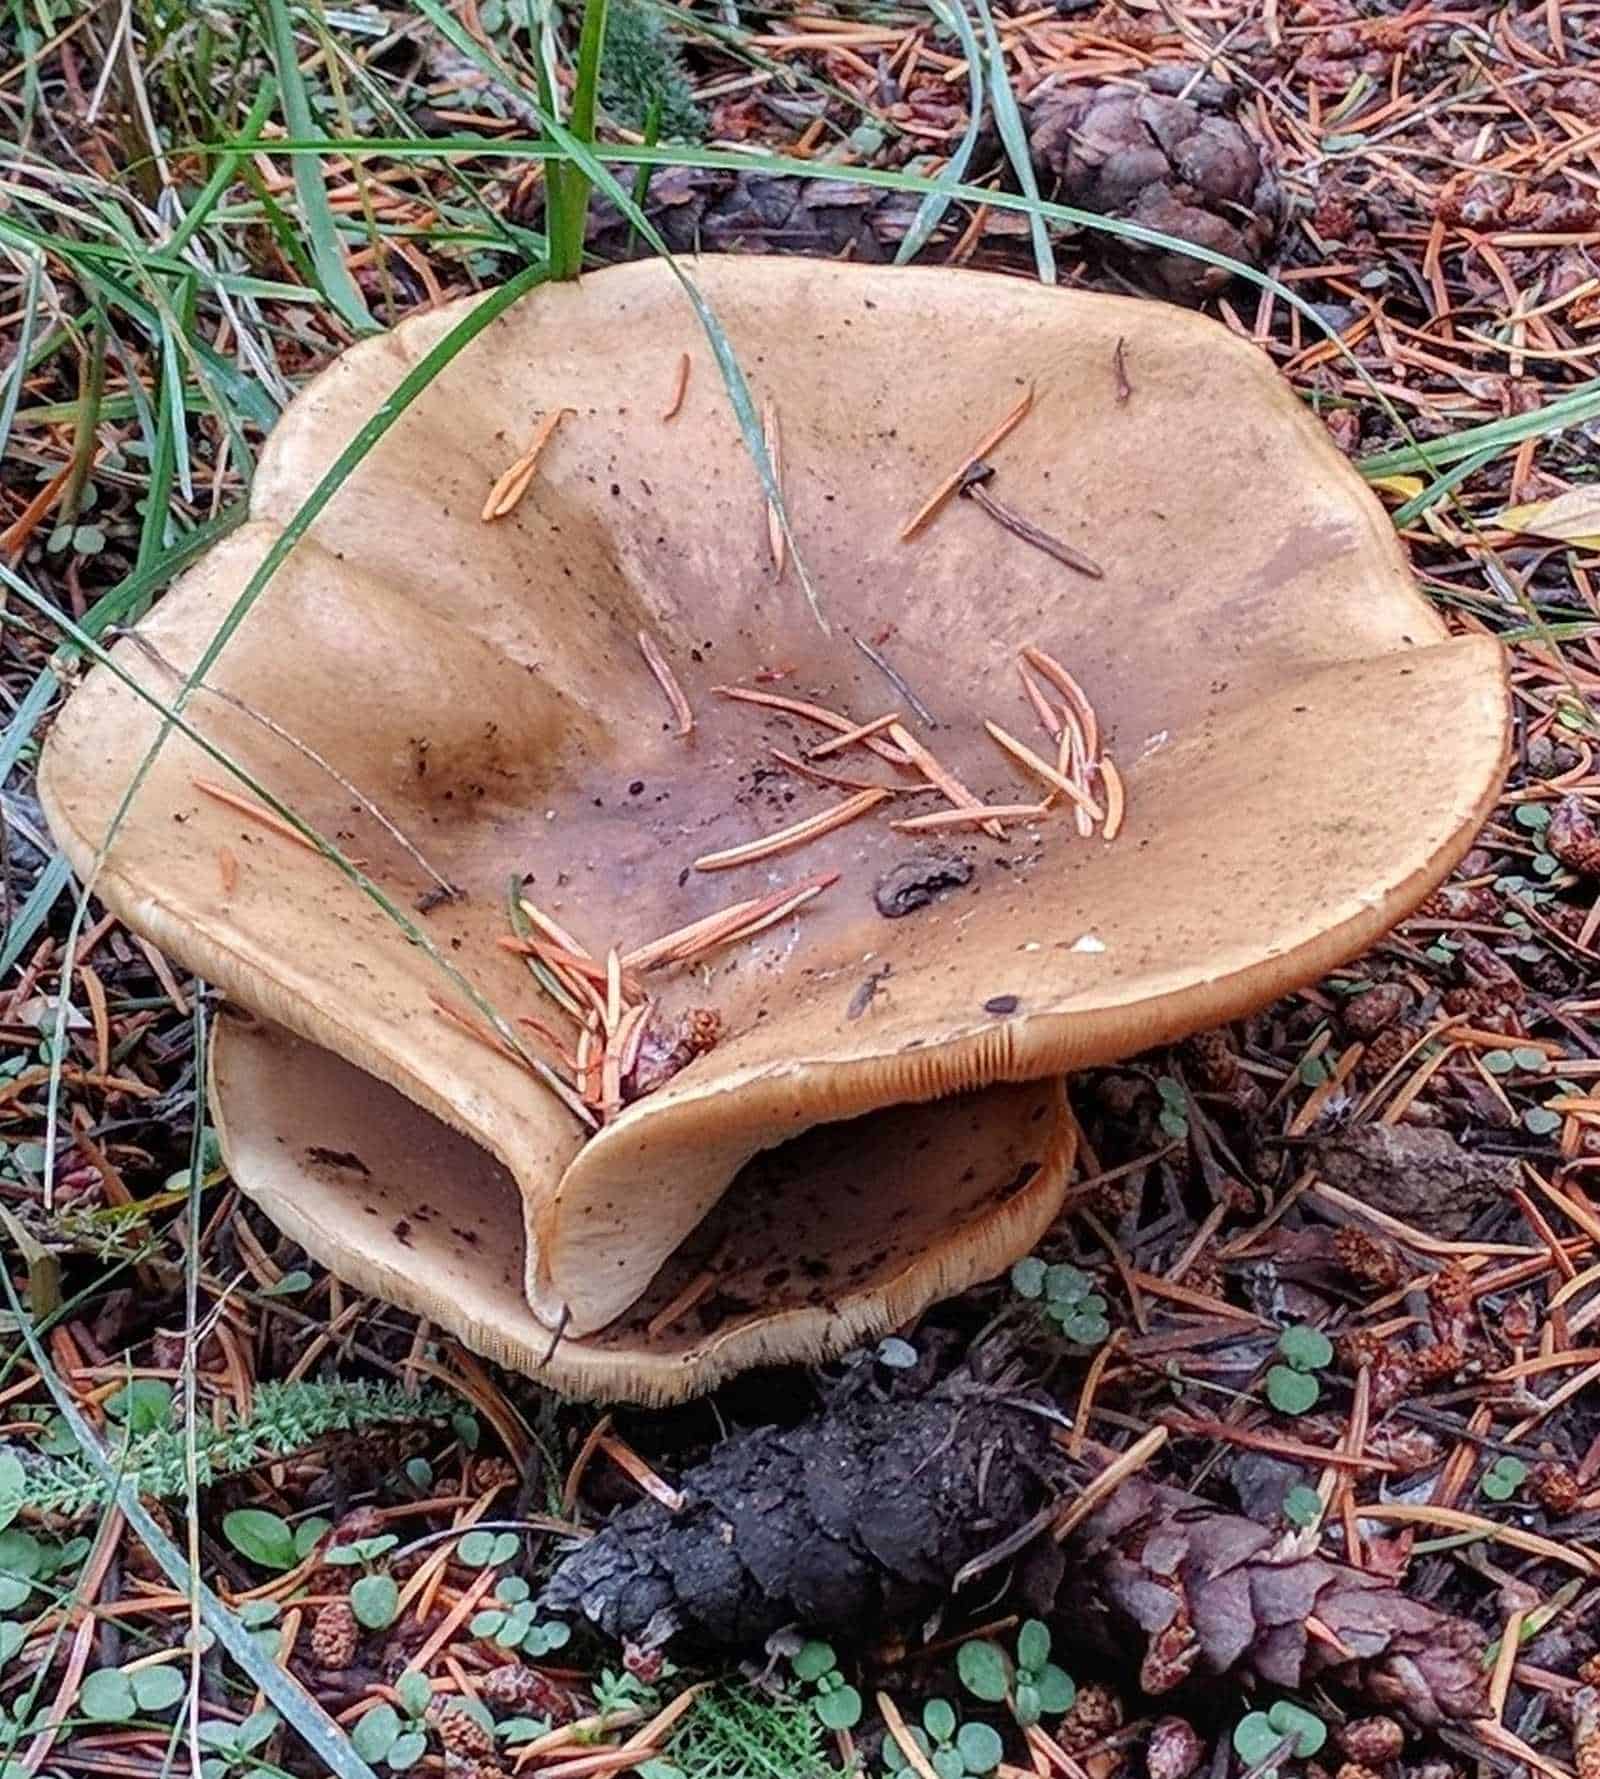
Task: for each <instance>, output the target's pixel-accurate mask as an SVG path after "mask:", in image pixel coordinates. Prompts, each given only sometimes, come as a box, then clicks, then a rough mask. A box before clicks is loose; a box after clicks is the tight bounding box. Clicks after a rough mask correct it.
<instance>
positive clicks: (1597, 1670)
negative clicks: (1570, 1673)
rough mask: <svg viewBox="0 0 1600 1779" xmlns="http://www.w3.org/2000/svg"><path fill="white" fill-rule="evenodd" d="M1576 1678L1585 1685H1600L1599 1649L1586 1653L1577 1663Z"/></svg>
mask: <svg viewBox="0 0 1600 1779" xmlns="http://www.w3.org/2000/svg"><path fill="white" fill-rule="evenodd" d="M1578 1679H1579V1680H1580V1681H1581V1682H1582V1683H1583V1684H1584V1685H1585V1686H1592V1687H1600V1650H1596V1651H1595V1653H1594V1654H1593V1655H1586V1656H1585V1657H1584V1658H1583V1660H1582V1661H1581V1662H1579V1664H1578Z"/></svg>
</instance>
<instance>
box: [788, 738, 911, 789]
mask: <svg viewBox="0 0 1600 1779" xmlns="http://www.w3.org/2000/svg"><path fill="white" fill-rule="evenodd" d="M768 751H769V752H770V753H771V755H772V757H773V759H775V760H778V761H781V762H782V764H783V765H785V766H787V767H788V768H789V770H790V771H791V772H798V773H799V774H800V776H801V777H802V778H809V779H810V780H811V781H812V783H813V784H831V785H837V786H838V787H839V789H840V790H842V791H888V792H889V794H890V795H891V796H895V797H904V796H907V795H909V796H913V797H915V796H921V795H922V794H923V793H924V792H927V791H932V790H936V789H937V788H938V787H937V786H935V785H931V784H919V785H909V784H883V785H878V784H874V783H873V782H872V781H871V779H868V778H852V777H851V776H850V774H849V773H848V772H824V771H823V769H822V768H821V767H820V766H813V765H812V764H811V763H810V762H809V761H807V760H797V759H796V758H795V757H794V755H793V754H786V753H785V752H784V751H783V749H782V748H781V747H775V748H771V749H769V750H768Z"/></svg>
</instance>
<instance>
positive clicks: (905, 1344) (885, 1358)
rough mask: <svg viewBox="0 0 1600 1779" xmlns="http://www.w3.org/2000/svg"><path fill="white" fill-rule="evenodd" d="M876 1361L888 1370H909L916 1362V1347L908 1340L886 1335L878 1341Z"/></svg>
mask: <svg viewBox="0 0 1600 1779" xmlns="http://www.w3.org/2000/svg"><path fill="white" fill-rule="evenodd" d="M878 1363H879V1364H880V1365H887V1366H888V1368H889V1369H890V1371H910V1370H912V1368H913V1367H914V1366H915V1365H916V1363H917V1349H916V1348H915V1347H914V1346H912V1344H911V1342H910V1341H908V1340H901V1339H900V1338H899V1337H898V1336H897V1335H893V1334H891V1335H888V1336H887V1337H886V1338H885V1339H883V1340H880V1341H879V1342H878Z"/></svg>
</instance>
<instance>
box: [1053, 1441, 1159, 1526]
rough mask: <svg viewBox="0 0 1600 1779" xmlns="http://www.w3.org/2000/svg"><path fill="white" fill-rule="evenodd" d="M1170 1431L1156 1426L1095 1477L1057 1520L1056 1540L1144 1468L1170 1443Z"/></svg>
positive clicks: (1082, 1520)
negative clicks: (1168, 1434)
mask: <svg viewBox="0 0 1600 1779" xmlns="http://www.w3.org/2000/svg"><path fill="white" fill-rule="evenodd" d="M1167 1433H1168V1430H1167V1428H1165V1427H1152V1428H1151V1429H1150V1431H1149V1432H1148V1433H1146V1434H1145V1435H1144V1436H1143V1437H1142V1438H1140V1439H1136V1440H1135V1441H1134V1442H1133V1444H1132V1445H1130V1446H1129V1447H1128V1449H1127V1450H1126V1451H1125V1452H1122V1453H1120V1454H1119V1455H1118V1456H1117V1457H1115V1458H1114V1459H1113V1460H1112V1461H1111V1462H1110V1463H1109V1464H1108V1465H1107V1466H1106V1467H1105V1469H1104V1470H1102V1471H1101V1472H1100V1474H1099V1475H1098V1476H1096V1477H1092V1478H1091V1479H1090V1480H1089V1482H1087V1483H1086V1484H1085V1485H1084V1490H1083V1493H1082V1494H1081V1495H1079V1496H1078V1498H1077V1500H1075V1501H1074V1502H1073V1503H1072V1505H1071V1506H1070V1507H1068V1508H1067V1509H1066V1511H1065V1512H1064V1513H1063V1514H1062V1515H1061V1517H1060V1519H1058V1520H1057V1521H1056V1523H1055V1539H1056V1542H1057V1543H1058V1544H1059V1543H1060V1542H1061V1540H1062V1539H1064V1538H1066V1537H1067V1536H1068V1534H1069V1533H1071V1532H1072V1531H1073V1530H1074V1529H1075V1528H1076V1527H1078V1526H1081V1525H1082V1524H1083V1522H1084V1521H1085V1520H1086V1519H1088V1517H1089V1515H1090V1514H1091V1513H1093V1512H1094V1510H1095V1509H1096V1508H1097V1507H1098V1506H1099V1505H1100V1503H1101V1502H1102V1501H1104V1500H1105V1498H1106V1496H1107V1495H1109V1494H1111V1493H1112V1492H1113V1491H1114V1490H1115V1489H1117V1488H1118V1487H1119V1486H1120V1485H1121V1484H1122V1483H1125V1482H1126V1481H1127V1480H1128V1478H1129V1477H1130V1476H1133V1475H1135V1474H1136V1473H1137V1472H1139V1471H1141V1470H1143V1469H1144V1467H1145V1465H1146V1464H1148V1463H1149V1462H1150V1460H1151V1459H1152V1458H1153V1457H1154V1456H1155V1455H1156V1453H1157V1452H1159V1451H1160V1450H1161V1448H1162V1446H1164V1445H1165V1444H1166V1443H1167Z"/></svg>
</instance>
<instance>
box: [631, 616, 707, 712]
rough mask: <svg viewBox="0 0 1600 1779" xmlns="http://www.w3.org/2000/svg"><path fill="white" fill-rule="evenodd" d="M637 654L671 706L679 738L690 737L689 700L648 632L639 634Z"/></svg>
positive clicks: (644, 631) (642, 631) (643, 631)
mask: <svg viewBox="0 0 1600 1779" xmlns="http://www.w3.org/2000/svg"><path fill="white" fill-rule="evenodd" d="M639 653H640V654H641V655H643V656H644V661H645V666H646V667H648V668H649V669H650V671H651V672H652V673H653V674H654V675H655V676H656V684H657V685H658V686H660V688H661V690H662V691H663V692H665V693H666V695H667V703H668V704H670V705H671V706H672V714H673V716H674V717H676V718H677V720H678V734H679V737H680V738H681V737H683V736H685V735H692V734H693V733H694V712H693V711H692V710H691V709H690V708H689V700H688V699H687V698H685V697H684V695H683V687H682V686H680V685H679V684H678V678H677V675H676V674H675V673H674V672H673V671H672V669H671V668H670V667H669V666H668V665H667V658H666V656H665V655H663V654H662V652H661V650H660V649H659V648H657V647H656V644H655V639H654V638H653V637H652V636H651V635H650V632H649V631H648V630H641V631H640V632H639Z"/></svg>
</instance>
